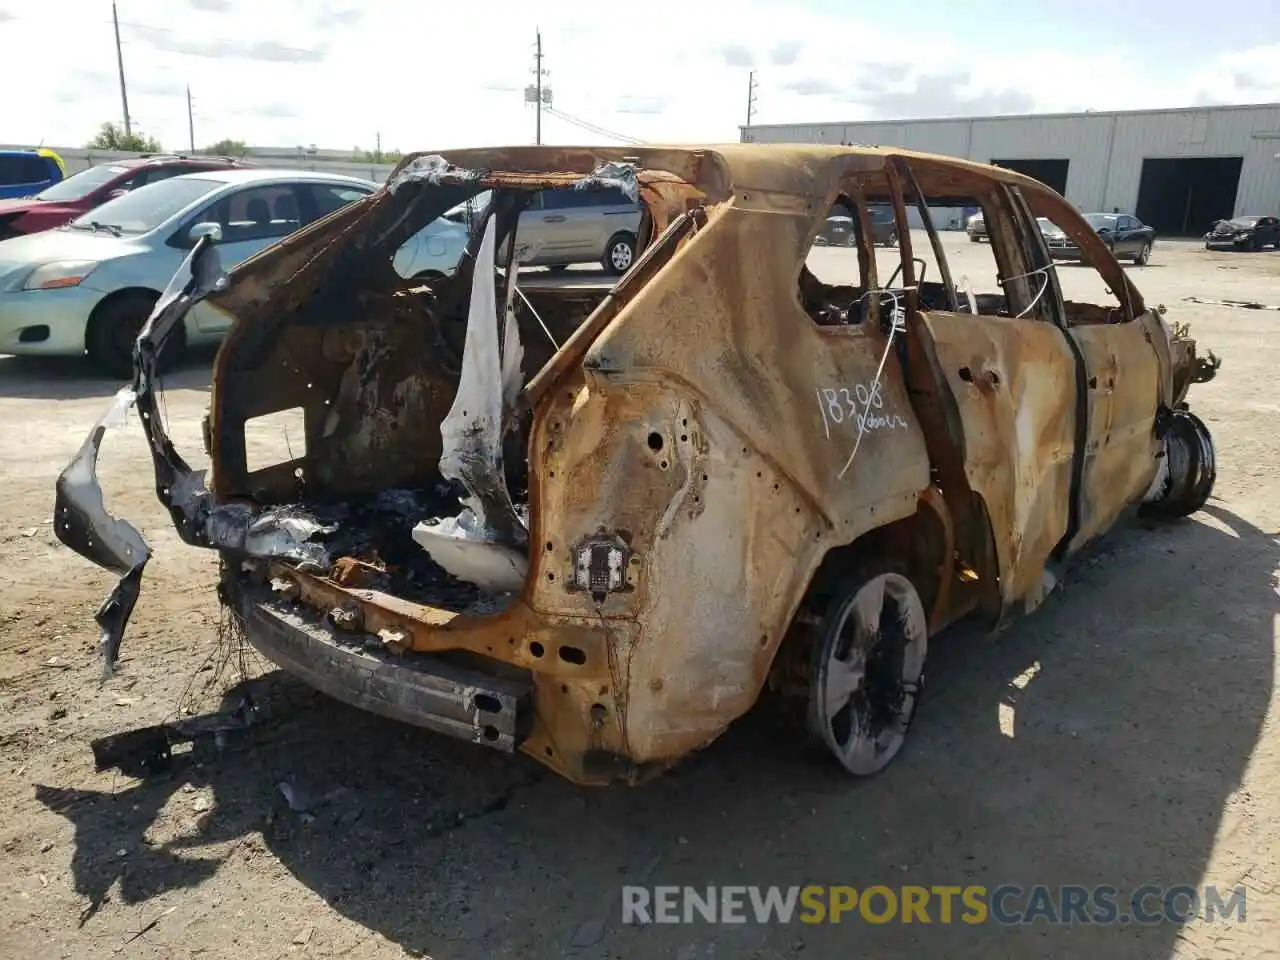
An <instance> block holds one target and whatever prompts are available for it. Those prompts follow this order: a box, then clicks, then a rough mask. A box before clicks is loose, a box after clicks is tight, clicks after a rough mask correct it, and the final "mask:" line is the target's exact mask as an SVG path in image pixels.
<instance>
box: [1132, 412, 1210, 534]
mask: <svg viewBox="0 0 1280 960" xmlns="http://www.w3.org/2000/svg"><path fill="white" fill-rule="evenodd" d="M1166 417H1167V418H1166V419H1165V420H1164V422H1163V423H1162V424H1161V432H1160V435H1161V437H1162V438H1163V439H1164V441H1165V461H1166V465H1167V467H1166V472H1165V476H1164V480H1163V483H1162V484H1161V487H1160V489H1159V490H1158V491H1157V492H1156V495H1155V496H1154V497H1152V498H1151V499H1149V500H1148V501H1147V502H1146V503H1144V504H1142V506H1141V508H1140V509H1139V513H1140V514H1141V515H1142V516H1143V517H1147V518H1150V519H1155V520H1176V519H1179V518H1181V517H1189V516H1190V515H1191V514H1193V513H1195V512H1196V511H1197V510H1199V509H1200V508H1201V507H1203V506H1204V505H1205V503H1207V502H1208V500H1209V495H1210V494H1211V493H1213V484H1214V481H1216V480H1217V478H1218V463H1217V452H1216V451H1215V450H1214V446H1213V436H1212V435H1211V434H1210V433H1209V428H1208V427H1207V426H1205V423H1204V421H1203V420H1201V419H1200V418H1199V417H1197V416H1196V415H1195V414H1194V413H1192V412H1191V411H1190V410H1173V411H1170V412H1169V413H1168V414H1167V415H1166Z"/></svg>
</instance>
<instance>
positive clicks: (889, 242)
mask: <svg viewBox="0 0 1280 960" xmlns="http://www.w3.org/2000/svg"><path fill="white" fill-rule="evenodd" d="M897 245H898V231H897V230H890V231H889V236H888V238H887V239H886V240H885V246H888V247H896V246H897Z"/></svg>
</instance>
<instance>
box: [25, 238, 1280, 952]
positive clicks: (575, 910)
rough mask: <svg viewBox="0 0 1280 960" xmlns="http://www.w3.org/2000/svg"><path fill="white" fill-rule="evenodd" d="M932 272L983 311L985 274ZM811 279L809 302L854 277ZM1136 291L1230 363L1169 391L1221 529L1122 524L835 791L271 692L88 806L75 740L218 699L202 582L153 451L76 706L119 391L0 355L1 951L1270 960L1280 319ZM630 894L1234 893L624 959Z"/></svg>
mask: <svg viewBox="0 0 1280 960" xmlns="http://www.w3.org/2000/svg"><path fill="white" fill-rule="evenodd" d="M946 245H947V251H948V256H949V257H951V258H953V259H952V265H953V272H955V273H957V274H959V273H962V272H964V273H966V274H967V275H968V276H970V277H971V278H975V281H974V282H975V283H977V282H978V280H977V279H976V278H980V277H981V276H982V270H983V267H982V260H983V258H984V257H989V252H988V251H989V248H985V247H981V246H974V245H971V244H969V243H967V242H965V238H964V237H963V235H950V236H948V239H947V241H946ZM815 258H816V259H815V260H814V263H815V264H816V265H817V266H815V271H816V272H818V273H819V274H820V275H821V274H822V273H823V271H829V270H836V271H839V270H844V269H847V267H848V263H849V260H848V252H847V251H841V250H822V251H818V252H817V253H816V254H815ZM818 267H821V268H822V269H818ZM1060 274H1061V276H1062V277H1063V283H1064V285H1065V286H1066V288H1067V290H1068V292H1069V293H1072V292H1073V291H1074V293H1075V296H1076V297H1077V298H1079V299H1084V298H1085V297H1086V296H1089V295H1098V293H1099V292H1100V291H1099V290H1098V287H1099V284H1098V281H1097V279H1096V276H1094V275H1092V273H1091V272H1090V271H1087V270H1084V269H1082V268H1079V267H1063V268H1062V269H1061V271H1060ZM1132 274H1133V275H1134V276H1136V278H1137V281H1138V283H1139V286H1140V288H1141V289H1142V290H1143V291H1144V293H1145V295H1146V296H1147V297H1148V299H1149V300H1150V301H1151V302H1153V303H1164V304H1166V305H1167V306H1168V308H1169V314H1168V316H1169V319H1170V320H1179V321H1190V323H1191V326H1192V331H1193V333H1194V334H1195V335H1196V337H1197V338H1198V339H1199V340H1200V341H1201V343H1202V345H1203V346H1204V347H1208V348H1211V349H1213V350H1214V351H1215V352H1216V353H1218V355H1219V356H1221V357H1222V358H1223V367H1222V370H1221V373H1220V374H1219V377H1218V379H1217V380H1215V381H1214V382H1212V383H1210V384H1207V385H1204V386H1198V387H1194V388H1193V392H1192V401H1193V408H1194V409H1196V410H1197V411H1198V412H1199V413H1200V414H1201V416H1203V417H1204V418H1205V420H1206V421H1207V422H1208V424H1209V425H1210V427H1211V429H1212V430H1213V431H1214V435H1215V438H1216V441H1217V444H1218V449H1219V457H1220V462H1221V465H1220V469H1219V475H1218V485H1217V489H1216V491H1215V496H1214V497H1213V499H1212V500H1211V501H1210V502H1209V504H1208V506H1207V507H1206V508H1205V509H1204V511H1203V512H1201V513H1200V514H1198V515H1196V516H1195V517H1194V518H1192V519H1190V520H1187V521H1183V522H1180V523H1175V524H1171V525H1168V526H1162V527H1159V528H1154V529H1147V528H1144V527H1143V526H1141V525H1139V524H1137V523H1136V522H1135V523H1126V524H1125V525H1123V527H1122V528H1121V529H1119V530H1117V531H1116V532H1115V533H1114V534H1113V535H1112V536H1110V537H1109V538H1108V539H1107V540H1105V541H1103V542H1102V543H1101V544H1100V545H1099V546H1098V547H1097V548H1096V549H1094V550H1093V551H1091V553H1090V554H1089V555H1088V556H1087V557H1085V558H1083V559H1082V560H1080V561H1079V562H1078V563H1076V564H1075V565H1074V566H1073V567H1072V568H1071V570H1070V575H1069V577H1068V580H1067V582H1066V584H1065V587H1064V589H1063V590H1061V591H1059V592H1057V593H1056V594H1055V595H1054V596H1052V597H1051V598H1050V599H1049V601H1048V602H1047V603H1046V605H1045V606H1044V607H1043V608H1042V609H1041V610H1040V611H1039V612H1037V613H1036V614H1035V615H1033V616H1032V617H1030V618H1027V619H1025V620H1023V621H1021V622H1020V623H1018V624H1017V625H1015V626H1014V627H1013V628H1012V629H1010V630H1008V631H1006V632H1004V633H1002V634H1000V635H999V636H998V637H993V636H991V635H990V634H988V633H987V632H986V631H985V629H983V628H982V627H981V626H977V625H974V626H969V625H962V626H961V627H960V628H958V629H956V630H953V631H951V632H950V633H948V634H946V635H944V636H943V637H941V638H938V640H937V641H936V643H934V644H933V645H932V649H931V657H930V684H931V686H930V690H929V691H928V693H927V694H926V696H925V699H924V702H923V705H922V707H921V713H920V715H919V717H918V720H917V723H916V725H915V727H914V728H913V731H912V735H911V737H910V739H909V742H908V745H907V747H906V748H905V750H904V751H903V753H902V755H901V756H900V757H899V758H898V760H897V761H896V762H895V763H894V765H893V766H892V767H890V769H889V770H888V771H886V772H885V774H883V775H882V776H880V777H878V778H875V779H872V780H868V781H859V782H855V781H851V780H849V779H847V778H845V777H844V776H842V775H841V773H840V772H839V770H838V768H836V766H835V765H834V763H833V762H828V761H827V760H826V758H825V757H823V756H822V755H821V754H819V753H815V752H814V751H813V750H811V749H810V748H809V747H807V746H806V745H804V744H802V743H800V742H798V741H797V740H796V739H795V738H794V737H792V736H791V735H789V734H786V733H782V732H779V731H778V730H777V729H776V728H775V725H774V724H772V723H771V722H770V719H769V717H768V716H767V715H766V714H765V713H764V712H757V713H756V714H752V715H750V716H748V717H746V718H744V719H743V720H742V721H741V722H740V723H739V724H737V725H736V726H735V727H734V728H733V729H732V730H731V731H730V732H729V733H728V734H726V735H725V736H724V737H723V738H721V739H720V740H719V741H717V742H716V743H715V744H713V745H712V746H711V747H710V748H708V749H707V750H706V751H704V752H703V753H702V754H700V755H698V756H697V757H694V758H692V759H691V760H689V761H688V762H686V763H685V764H683V765H682V766H680V767H678V768H677V769H675V770H674V771H672V772H671V773H669V774H668V775H666V776H665V777H663V778H661V779H659V780H657V781H655V782H653V783H651V784H649V785H647V786H644V787H641V788H635V789H630V788H626V787H617V788H612V789H608V790H584V789H579V788H575V787H573V786H571V785H569V784H567V783H565V782H562V781H560V780H559V779H557V778H555V777H554V776H552V775H551V774H549V773H548V772H546V771H544V770H543V769H542V768H541V767H540V766H539V765H537V764H535V763H534V762H532V761H530V760H527V759H525V758H523V757H516V758H514V759H513V758H511V757H508V756H505V755H503V754H500V753H498V752H496V751H491V750H486V749H483V748H480V747H473V746H470V745H468V744H464V743H461V742H454V741H450V740H447V739H444V738H442V737H439V736H434V735H430V734H427V733H424V732H420V731H417V730H414V729H410V728H407V727H404V726H399V725H397V724H395V723H392V722H389V721H384V720H381V719H378V718H376V717H372V716H368V715H364V714H361V713H358V712H356V711H354V710H352V709H348V708H346V707H344V706H342V705H340V704H337V703H335V702H333V701H330V700H328V699H326V698H324V697H322V696H320V695H317V694H314V693H312V692H311V691H309V690H308V689H306V688H304V687H303V686H302V685H301V684H299V683H297V682H295V681H293V680H292V679H290V678H288V677H285V676H283V675H281V674H279V673H278V672H269V671H264V669H263V665H262V664H261V663H260V662H259V663H258V664H256V667H257V670H256V671H255V672H257V673H263V674H264V675H263V676H262V677H261V679H260V680H258V681H257V682H256V687H255V695H256V696H257V697H258V699H259V701H260V702H262V703H264V704H266V709H267V714H268V719H267V721H266V723H265V724H264V725H263V727H262V729H261V730H260V732H259V735H258V738H257V740H256V741H255V743H254V745H253V746H252V748H251V749H248V750H245V751H241V752H235V753H230V754H227V755H225V756H223V757H222V758H220V759H216V760H214V761H211V762H206V763H204V764H203V765H201V766H198V767H197V766H186V767H180V768H179V769H177V770H176V771H175V772H173V773H172V774H167V775H162V776H158V777H155V778H153V779H150V780H148V781H146V782H143V781H136V780H131V779H128V778H126V777H124V776H122V775H120V774H113V773H102V774H98V773H95V772H94V769H93V762H92V757H91V754H90V751H89V741H90V739H91V738H93V737H95V736H99V735H102V734H105V733H109V732H116V731H121V730H125V729H129V728H131V727H134V726H138V725H141V724H146V723H154V722H158V721H160V720H162V719H165V718H168V717H172V716H174V715H175V713H176V711H177V710H178V709H179V708H180V704H188V703H189V704H193V705H195V706H197V707H199V708H201V709H207V708H211V707H214V706H216V705H217V704H218V703H219V701H220V698H221V696H222V695H223V694H224V693H226V692H227V690H228V688H229V687H230V685H231V684H233V683H234V682H235V681H236V679H237V678H236V675H235V671H234V670H233V669H232V667H233V666H234V665H233V664H231V665H228V664H223V663H222V662H221V661H220V660H219V650H220V647H219V644H218V623H219V619H220V617H219V610H218V607H217V604H216V601H215V598H214V593H213V582H214V576H215V560H214V557H213V556H212V555H211V554H208V553H203V552H199V551H195V550H191V549H187V548H185V547H183V546H182V545H181V544H180V543H179V541H178V539H177V536H176V535H175V533H174V532H173V530H172V529H171V527H170V526H169V523H168V520H167V518H166V516H165V515H164V514H163V512H162V510H161V508H160V506H159V504H158V503H157V502H156V499H155V496H154V492H153V490H152V479H151V474H150V463H149V460H148V458H147V457H146V454H145V450H144V445H143V439H142V435H141V431H140V430H139V429H137V427H136V425H131V426H130V428H129V429H128V430H126V431H123V432H121V433H118V434H116V435H114V436H112V437H111V438H110V439H109V442H108V444H107V446H106V448H105V450H104V456H103V462H102V466H101V475H102V478H103V484H104V487H105V488H106V490H107V492H108V498H109V500H108V502H109V506H111V507H112V508H113V509H114V510H115V511H116V513H117V514H118V515H123V516H128V517H131V518H134V519H135V520H136V521H138V522H139V523H140V526H141V527H142V529H143V532H144V534H145V535H146V536H147V538H148V539H149V541H150V542H151V543H152V545H153V546H154V548H155V551H156V556H155V558H154V559H153V561H152V563H151V565H150V567H149V569H148V571H147V576H146V579H145V583H144V588H143V595H142V600H141V601H140V603H139V606H138V610H137V612H136V614H135V616H134V619H133V623H132V624H131V626H130V630H129V632H128V634H127V635H126V637H125V640H124V645H123V651H122V653H123V660H122V663H121V667H120V670H119V672H118V674H117V675H116V676H115V677H114V678H113V679H111V680H110V681H108V682H107V683H105V684H102V683H100V674H101V665H100V662H99V660H98V659H97V657H96V655H95V649H94V648H95V644H96V640H97V636H96V630H95V628H94V626H93V622H92V615H93V612H94V610H95V609H96V606H97V604H98V603H99V602H100V601H101V599H102V598H103V596H105V594H106V593H107V592H108V591H109V589H110V587H111V586H112V578H111V577H110V576H109V575H108V574H106V573H104V572H103V571H101V570H98V569H97V568H95V567H93V566H91V565H90V564H89V563H88V562H87V561H84V560H82V559H81V558H79V557H78V556H75V555H74V554H72V553H71V552H70V551H68V550H66V549H64V548H62V547H61V546H60V545H59V544H58V543H57V542H56V540H55V539H54V537H53V533H52V516H51V514H52V504H53V481H54V477H55V475H56V474H57V471H58V470H59V469H60V468H61V467H62V466H63V465H64V464H65V463H66V462H67V460H68V459H69V458H70V457H71V456H72V454H73V453H74V451H75V449H76V448H77V446H78V445H79V444H80V443H81V442H82V440H83V439H84V437H85V435H86V432H87V431H88V429H89V426H90V424H91V423H92V421H93V420H94V418H95V417H96V416H97V415H98V414H99V413H100V412H101V410H102V409H104V408H105V406H106V405H107V403H108V400H109V398H110V396H111V394H112V393H113V392H114V390H115V389H116V387H117V384H115V383H111V382H104V381H102V380H98V379H94V378H92V376H91V375H90V374H89V373H87V372H86V371H85V370H84V369H82V368H81V367H80V365H79V364H75V363H67V364H54V363H33V362H25V361H20V360H17V359H14V358H0V478H2V479H3V488H2V489H3V495H2V496H0V506H2V512H0V703H2V706H3V712H2V715H0V808H3V809H5V810H7V811H8V813H7V814H6V815H5V816H4V817H3V818H2V819H0V846H2V847H3V851H4V853H3V863H4V868H3V870H2V871H0V955H2V956H3V957H5V958H8V957H14V958H17V957H23V958H30V957H38V958H52V957H75V958H83V957H113V956H128V957H146V958H170V957H202V958H209V960H213V958H221V957H234V958H237V960H250V958H278V957H350V958H384V957H400V956H415V957H424V956H426V957H434V958H436V960H470V958H484V957H502V958H507V957H511V958H543V957H577V958H584V960H595V958H602V957H612V958H624V957H625V958H647V957H675V958H680V960H704V958H713V957H714V958H780V957H820V958H828V957H837V956H866V957H880V956H884V957H889V956H931V957H932V956H938V957H942V956H946V957H951V958H958V957H984V958H986V957H992V956H1005V957H1018V958H1021V957H1025V958H1036V960H1042V958H1046V957H1082V956H1089V957H1093V958H1103V957H1124V958H1138V960H1148V958H1150V960H1155V958H1166V957H1178V958H1200V957H1241V958H1244V957H1248V958H1258V957H1264V956H1273V957H1274V956H1280V750H1278V746H1280V725H1278V722H1277V715H1276V709H1275V705H1276V693H1275V686H1276V684H1275V676H1276V666H1275V664H1276V638H1277V609H1278V607H1280V587H1278V585H1277V569H1278V566H1280V536H1278V531H1280V482H1278V478H1280V398H1277V393H1276V379H1275V370H1276V369H1278V368H1280V313H1277V312H1271V311H1259V310H1246V309H1238V308H1230V307H1221V306H1204V305H1196V304H1192V303H1189V302H1186V301H1185V300H1184V299H1183V298H1184V297H1186V296H1190V295H1199V296H1202V297H1214V298H1235V299H1256V300H1259V301H1263V302H1266V303H1272V304H1280V253H1258V254H1229V253H1222V254H1213V253H1207V252H1205V251H1203V250H1201V249H1199V248H1198V247H1197V246H1195V245H1193V244H1189V243H1175V242H1165V243H1161V244H1160V245H1159V246H1158V247H1157V248H1156V252H1155V255H1154V257H1153V260H1152V262H1151V264H1150V265H1149V266H1147V267H1146V268H1132ZM207 394H208V363H207V359H206V360H204V361H198V362H196V363H193V364H192V365H191V366H189V367H188V368H186V369H184V370H183V371H181V372H179V373H178V374H176V375H174V376H173V377H171V378H170V389H169V392H168V395H167V405H168V414H169V422H170V425H171V432H172V434H173V435H174V437H175V439H176V442H177V444H178V447H179V449H181V450H183V451H185V452H187V453H189V454H192V455H193V457H194V456H195V455H196V454H198V452H199V450H200V446H201V445H200V418H201V416H202V414H203V412H204V408H205V405H206V402H207ZM196 458H197V459H198V457H196ZM1032 672H1034V676H1033V677H1032V678H1031V679H1030V681H1029V682H1027V681H1026V677H1027V676H1028V675H1030V674H1031V673H1032ZM1019 678H1021V679H1019ZM1015 679H1017V680H1018V683H1017V684H1015V683H1014V681H1015ZM282 783H285V784H289V786H290V788H291V792H292V793H293V795H294V798H295V803H294V805H293V806H299V807H304V808H306V809H305V810H301V811H300V810H296V809H293V807H292V806H291V805H290V804H289V803H288V802H287V801H286V798H285V796H284V793H283V792H282V790H281V789H280V786H279V785H280V784H282ZM625 883H646V884H650V885H655V884H693V885H699V886H702V885H707V884H717V885H726V884H762V885H767V884H777V885H781V886H790V885H793V884H799V885H803V884H806V883H825V884H849V885H852V886H855V887H858V888H864V887H866V886H868V885H871V884H885V885H888V886H891V887H896V886H901V885H902V884H917V883H918V884H923V885H926V886H928V885H934V884H956V885H966V884H984V885H986V886H987V887H988V888H989V889H990V888H993V887H995V886H997V885H999V884H1004V883H1011V884H1019V885H1022V886H1030V885H1032V884H1037V883H1042V884H1049V885H1057V884H1083V885H1087V886H1092V885H1095V884H1111V885H1114V886H1116V887H1119V888H1120V889H1121V890H1126V889H1132V888H1134V887H1136V886H1138V885H1140V884H1144V883H1153V884H1159V885H1162V886H1170V885H1175V884H1184V883H1185V884H1193V885H1194V884H1216V885H1218V886H1219V887H1234V886H1236V885H1238V884H1240V885H1244V886H1245V888H1246V890H1247V920H1246V922H1245V923H1243V924H1238V923H1224V922H1223V921H1221V920H1220V921H1218V922H1217V923H1213V924H1208V923H1204V922H1197V923H1193V924H1191V925H1189V926H1176V925H1172V924H1167V923H1166V924H1159V925H1154V926H1141V925H1137V924H1133V925H1115V926H1108V927H1100V926H1076V927H1073V928H1067V927H1050V926H1047V925H1046V924H1044V923H1042V922H1041V923H1036V924H1033V925H1029V926H1020V927H1001V926H998V925H996V924H994V923H987V924H982V925H977V926H969V925H965V924H960V923H957V924H953V925H943V924H941V923H939V922H938V921H937V918H936V916H935V919H934V922H933V923H932V924H930V925H922V924H919V923H915V924H902V923H890V924H885V925H879V926H877V925H871V924H867V923H865V922H863V921H861V920H860V919H852V920H851V919H848V918H846V919H845V921H844V922H843V923H841V924H839V925H823V926H817V927H809V926H802V925H800V924H798V923H795V924H791V925H758V924H755V923H747V924H744V925H734V926H731V925H721V926H715V927H713V926H709V925H706V924H696V925H690V926H684V925H647V926H634V925H631V926H625V925H623V924H622V923H621V918H620V887H621V885H622V884H625Z"/></svg>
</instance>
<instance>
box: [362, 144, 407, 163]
mask: <svg viewBox="0 0 1280 960" xmlns="http://www.w3.org/2000/svg"><path fill="white" fill-rule="evenodd" d="M351 153H352V157H353V159H354V160H355V161H356V163H399V162H400V161H401V160H403V159H404V153H403V152H402V151H400V150H381V151H379V150H362V149H360V148H359V147H352V148H351Z"/></svg>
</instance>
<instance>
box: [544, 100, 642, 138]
mask: <svg viewBox="0 0 1280 960" xmlns="http://www.w3.org/2000/svg"><path fill="white" fill-rule="evenodd" d="M547 113H549V114H551V116H553V117H556V118H557V119H560V120H563V121H564V122H565V123H569V124H572V125H573V126H575V127H579V128H581V129H583V130H586V131H587V132H588V133H594V134H596V135H597V136H601V137H608V138H609V139H610V140H621V141H622V142H623V143H644V141H643V140H640V139H638V138H637V137H629V136H627V135H626V134H625V133H618V132H616V131H614V130H609V129H606V128H605V127H602V126H600V125H599V124H595V123H592V122H591V121H589V120H583V119H582V118H581V117H575V116H573V115H572V114H568V113H565V112H564V111H563V110H557V109H556V108H554V107H547Z"/></svg>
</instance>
